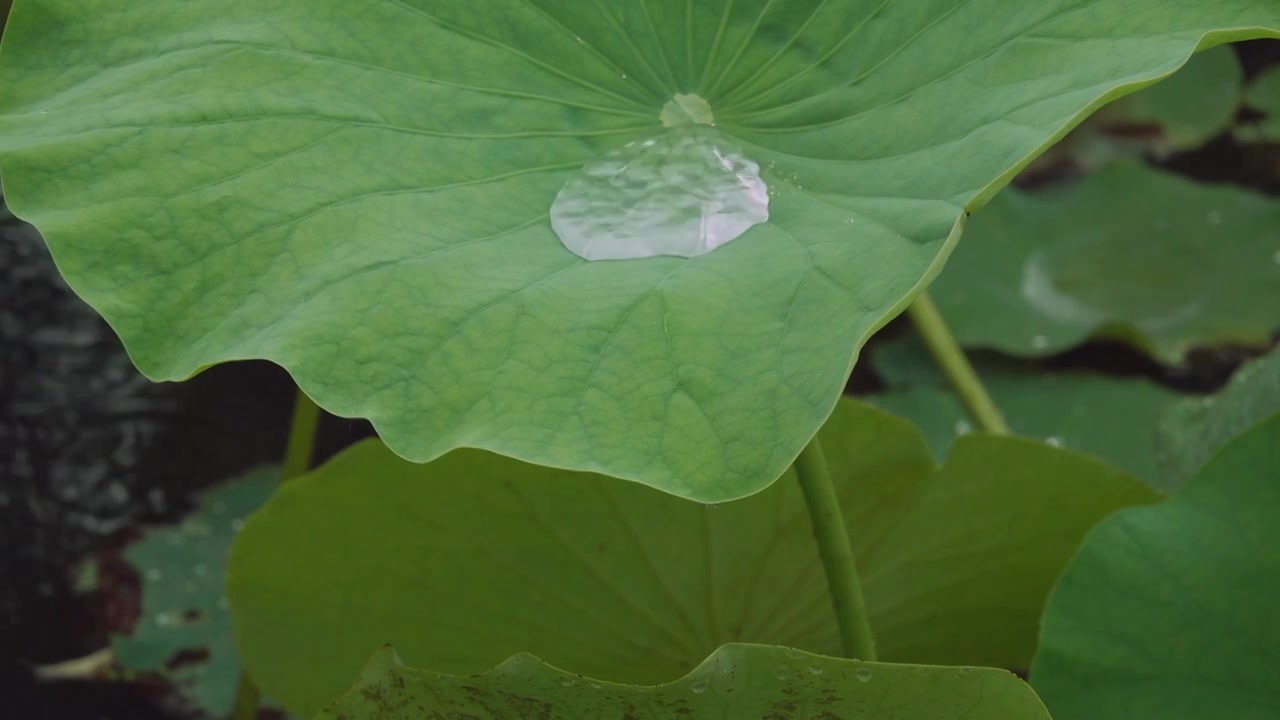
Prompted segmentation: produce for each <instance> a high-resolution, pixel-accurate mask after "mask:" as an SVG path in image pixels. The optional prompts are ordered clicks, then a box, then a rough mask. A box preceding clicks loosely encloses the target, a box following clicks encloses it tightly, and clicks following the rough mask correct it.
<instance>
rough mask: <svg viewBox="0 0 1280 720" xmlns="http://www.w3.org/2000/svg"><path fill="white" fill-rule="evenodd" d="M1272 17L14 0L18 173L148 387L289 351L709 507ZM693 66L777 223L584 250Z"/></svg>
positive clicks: (14, 174) (502, 445)
mask: <svg viewBox="0 0 1280 720" xmlns="http://www.w3.org/2000/svg"><path fill="white" fill-rule="evenodd" d="M993 18H996V19H998V21H993ZM1260 36H1269V37H1270V36H1280V7H1277V6H1272V5H1270V4H1260V3H1258V2H1256V0H1191V1H1189V2H1182V3H1178V4H1177V5H1173V6H1170V5H1168V4H1167V3H1162V2H1159V1H1158V0H1101V1H1100V0H1046V1H1045V2H1037V3H1031V4H1028V3H1025V2H1022V1H1021V0H988V1H987V2H983V3H977V4H975V3H971V2H964V1H963V0H927V1H926V0H921V1H920V2H912V3H894V2H885V1H884V0H873V1H867V0H800V1H798V2H789V3H777V2H773V1H771V0H741V1H738V2H734V1H732V0H718V1H712V2H697V3H694V2H686V1H684V0H649V1H648V2H623V3H585V4H584V3H569V2H550V1H548V0H533V1H532V2H531V1H529V0H494V1H492V2H485V3H482V4H477V3H475V2H469V1H464V0H396V1H394V2H388V1H385V0H355V1H354V2H352V1H350V0H343V1H342V2H339V1H338V0H266V1H263V0H252V1H251V0H229V1H227V2H219V3H192V2H188V1H187V0H152V1H149V2H145V3H139V2H133V1H132V0H102V1H101V2H96V3H94V4H93V5H92V7H86V6H85V4H84V3H83V2H82V1H81V0H38V1H37V0H27V1H26V2H22V1H21V0H20V1H19V2H18V3H17V6H16V7H15V9H14V12H13V15H12V17H11V20H10V24H9V28H8V30H7V32H6V36H5V40H4V51H3V55H2V56H0V112H3V119H2V120H0V169H2V170H3V172H4V178H5V190H6V195H7V199H8V200H9V201H10V203H11V206H12V208H13V210H14V212H15V213H16V214H18V215H19V216H21V217H23V218H25V219H27V220H29V221H31V222H33V223H34V224H35V225H36V226H37V227H38V228H39V229H40V231H41V232H42V234H43V235H44V237H45V238H46V240H47V241H48V243H49V245H50V247H51V249H52V251H53V254H54V257H55V258H56V260H57V262H58V265H59V268H60V269H61V271H62V272H63V273H64V274H65V275H66V277H67V280H68V282H69V284H70V285H71V286H72V287H73V288H74V289H75V290H76V291H77V292H78V293H79V294H80V295H81V296H82V297H84V298H85V299H86V300H87V301H88V302H89V303H90V304H91V305H93V306H94V307H95V308H96V309H97V310H98V311H99V312H101V313H102V314H103V315H104V316H105V317H106V318H107V320H108V321H109V322H110V323H111V325H112V327H114V328H115V329H116V330H117V331H118V332H119V333H120V335H121V337H122V339H123V341H124V343H125V345H126V346H127V347H128V349H129V353H130V356H131V357H132V358H133V359H134V360H135V362H136V363H137V364H138V366H139V368H140V369H141V370H142V372H144V373H145V374H146V375H147V376H149V377H151V378H153V379H157V380H179V379H183V378H186V377H188V376H190V375H191V374H192V373H194V372H196V371H197V370H198V369H199V368H202V367H205V366H207V365H210V364H214V363H219V362H225V361H229V360H237V359H242V358H266V359H269V360H272V361H274V362H277V363H279V364H280V365H283V366H284V367H286V368H287V369H288V370H289V371H290V372H291V373H292V374H293V375H294V377H295V378H296V379H297V381H298V383H299V385H300V386H301V387H302V388H303V389H304V390H305V391H306V392H307V393H308V394H309V395H310V396H312V397H314V398H315V399H316V401H317V402H318V403H319V404H320V405H322V406H323V407H324V408H326V409H327V410H329V411H331V412H333V413H336V414H339V415H343V416H361V417H367V418H370V419H371V420H372V421H373V423H374V425H375V426H376V427H377V429H378V431H379V433H380V434H381V436H382V437H383V439H384V440H385V441H386V442H387V444H388V445H389V446H390V447H391V448H393V449H394V450H395V451H396V452H397V453H398V454H400V455H402V456H404V457H406V458H408V459H411V460H414V461H427V460H431V459H433V458H435V457H438V456H440V455H441V454H443V453H445V452H447V451H449V450H450V449H453V448H457V447H478V448H485V449H489V450H492V451H495V452H498V453H501V454H505V455H509V456H512V457H516V458H520V459H523V460H527V461H530V462H536V463H541V464H546V465H552V466H557V467H567V468H572V469H577V470H588V471H596V472H602V473H605V474H609V475H612V476H616V477H621V478H624V479H628V480H635V481H639V482H643V483H646V484H649V485H652V486H654V487H657V488H660V489H662V490H664V491H667V492H671V493H675V494H678V495H681V496H685V497H689V498H694V499H698V500H703V501H708V502H711V501H720V500H728V499H732V498H737V497H742V496H745V495H749V494H751V493H753V492H755V491H758V490H760V489H761V488H763V487H765V486H767V485H768V484H769V483H771V482H773V481H774V479H776V478H777V477H778V476H779V475H780V474H781V473H782V471H783V470H784V469H785V468H786V467H787V465H788V463H790V462H791V460H792V459H793V458H794V457H795V456H796V454H797V453H798V452H799V451H800V449H801V448H802V447H803V446H804V443H805V442H806V441H807V440H808V439H809V438H810V437H811V436H812V435H813V434H814V432H815V431H816V430H817V428H818V427H819V426H820V425H821V424H822V422H823V421H824V419H825V418H826V417H827V416H828V415H829V414H830V412H831V411H832V408H833V407H834V405H835V402H836V398H837V397H838V395H839V393H840V390H841V388H842V386H843V382H844V379H845V378H846V377H847V375H848V373H849V371H850V369H851V367H852V364H853V362H854V358H855V357H856V355H857V352H858V350H859V348H860V347H861V345H862V344H863V342H864V341H865V340H866V338H867V337H868V336H869V335H870V334H871V333H872V332H873V331H875V330H876V329H877V328H879V327H880V326H882V325H883V324H884V323H886V322H887V321H888V320H889V319H890V318H892V317H893V316H895V315H896V314H898V313H899V312H900V311H901V310H902V309H903V308H904V307H905V306H906V305H907V304H908V303H909V302H910V300H911V299H912V297H913V296H914V294H915V293H917V292H918V291H919V289H920V288H922V287H923V286H924V285H925V284H926V283H927V282H928V281H929V280H930V278H931V277H932V276H933V275H934V274H935V273H937V271H938V270H939V268H940V267H941V264H942V261H943V259H944V257H945V256H946V255H947V253H948V251H949V249H950V246H951V245H952V244H953V243H954V241H955V239H956V237H957V236H958V235H959V231H960V227H961V224H962V220H963V217H964V215H965V211H966V209H967V210H974V209H976V208H978V207H979V206H981V205H982V204H983V203H984V202H985V201H986V200H987V199H988V198H990V197H991V196H992V195H993V194H994V193H995V192H996V190H997V189H998V188H999V187H1000V186H1001V185H1003V184H1005V183H1006V182H1007V181H1008V180H1009V179H1010V178H1011V177H1012V176H1013V175H1014V174H1015V173H1016V172H1017V170H1018V169H1019V168H1021V167H1023V166H1025V165H1026V164H1027V163H1028V162H1029V161H1030V160H1031V158H1032V157H1034V156H1035V155H1036V154H1037V153H1038V152H1040V151H1042V150H1043V149H1044V148H1045V147H1046V146H1047V145H1049V144H1051V143H1052V142H1053V141H1055V140H1056V139H1057V138H1059V137H1061V136H1062V135H1063V134H1065V133H1066V132H1067V130H1068V129H1069V128H1070V127H1072V126H1073V125H1075V124H1077V123H1078V122H1080V120H1081V119H1082V118H1084V117H1085V116H1086V115H1087V114H1088V113H1089V112H1090V111H1091V110H1093V109H1094V108H1097V107H1099V106H1101V105H1103V104H1105V103H1107V102H1109V101H1111V100H1113V99H1115V98H1117V97H1119V96H1121V95H1123V94H1125V93H1127V92H1131V91H1134V90H1137V89H1139V88H1141V87H1143V86H1145V85H1149V84H1152V83H1154V82H1156V81H1157V80H1159V79H1161V78H1163V77H1165V76H1167V75H1169V74H1171V73H1172V72H1174V71H1175V70H1176V69H1177V68H1178V67H1179V66H1181V65H1182V64H1183V63H1184V62H1185V61H1186V59H1187V57H1188V56H1189V55H1190V54H1191V53H1192V52H1193V51H1194V50H1196V49H1202V48H1207V47H1210V46H1213V45H1217V44H1220V43H1223V42H1229V41H1232V40H1236V39H1243V38H1251V37H1260ZM122 38H126V39H128V40H122ZM689 95H697V96H698V97H699V98H701V99H702V100H703V101H705V103H706V107H707V111H708V112H710V114H711V116H712V117H713V118H714V120H715V123H716V128H717V130H718V131H719V132H721V133H724V135H725V136H726V138H728V139H730V140H731V141H732V142H733V144H734V145H735V146H737V147H741V148H742V149H743V152H744V154H745V157H746V158H747V159H749V160H751V161H752V162H754V163H757V164H759V165H760V167H761V177H762V180H763V181H764V182H765V184H766V185H767V186H768V187H769V189H770V191H771V192H772V195H771V197H770V199H769V221H768V222H767V223H764V224H760V225H757V226H755V227H754V228H752V229H750V230H749V231H748V232H747V233H746V234H745V235H743V236H742V237H740V238H738V239H736V240H734V241H733V242H731V243H729V244H727V245H725V246H724V247H721V248H719V249H717V250H715V251H714V252H711V253H709V254H706V255H703V256H701V257H696V258H692V259H684V258H675V257H657V258H646V259H640V260H628V261H618V262H589V261H585V260H582V259H581V258H579V257H577V256H576V255H574V254H573V253H572V252H570V251H569V250H567V249H566V248H565V247H563V246H562V245H561V243H560V241H559V240H558V239H557V237H556V235H555V234H554V233H553V231H552V228H551V223H550V219H549V212H548V211H549V208H550V206H551V204H552V202H553V200H554V199H555V197H556V196H557V194H558V193H559V191H560V190H561V189H562V188H563V187H564V186H565V185H566V183H568V182H570V181H571V180H572V179H573V178H574V177H576V174H577V173H578V172H579V169H580V168H581V167H582V166H583V165H584V163H587V162H590V161H591V160H593V159H595V158H599V157H601V156H603V155H605V154H607V153H608V152H610V151H611V150H615V149H617V148H619V147H621V146H623V145H625V143H626V142H628V141H631V140H636V139H640V138H644V137H648V136H652V135H654V134H657V133H661V132H663V131H664V128H663V110H664V108H667V107H668V105H669V104H670V103H672V102H676V104H677V105H679V106H680V107H681V108H684V110H683V111H684V112H686V114H688V112H689V110H688V109H689V108H695V109H697V108H701V107H702V106H700V105H699V104H698V103H697V102H694V101H692V100H688V99H687V96H689ZM677 96H684V97H686V100H685V101H677V100H676V98H677ZM694 114H699V113H694ZM689 116H690V117H691V118H692V117H693V114H690V115H689ZM669 117H670V115H668V118H669Z"/></svg>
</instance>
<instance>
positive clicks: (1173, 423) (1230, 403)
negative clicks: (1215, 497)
mask: <svg viewBox="0 0 1280 720" xmlns="http://www.w3.org/2000/svg"><path fill="white" fill-rule="evenodd" d="M1277 410H1280V349H1277V350H1273V351H1272V352H1271V354H1269V355H1267V356H1265V357H1262V358H1259V359H1257V360H1254V361H1252V362H1250V363H1249V364H1247V365H1245V366H1244V367H1242V368H1240V369H1239V370H1238V371H1237V372H1236V374H1235V375H1234V376H1233V377H1232V378H1231V382H1230V383H1229V384H1228V385H1227V387H1225V388H1223V389H1222V391H1221V392H1219V393H1217V394H1216V395H1210V396H1208V397H1201V398H1186V399H1184V400H1182V401H1180V402H1178V403H1175V404H1174V405H1172V406H1170V407H1169V408H1168V409H1167V410H1166V411H1165V412H1164V414H1163V415H1162V416H1161V418H1160V423H1159V428H1158V432H1157V434H1156V459H1157V461H1158V463H1159V465H1160V472H1161V475H1163V476H1164V477H1165V478H1166V479H1167V481H1168V482H1169V483H1170V485H1171V486H1174V487H1176V486H1178V485H1181V484H1182V483H1184V482H1186V481H1187V480H1188V479H1189V478H1191V477H1192V476H1193V475H1195V473H1196V471H1198V470H1199V469H1200V468H1201V466H1203V465H1204V464H1205V462H1207V461H1208V460H1209V458H1210V457H1212V456H1213V454H1214V453H1215V452H1217V450H1218V449H1219V448H1220V447H1222V445H1223V444H1224V443H1225V442H1227V441H1228V440H1230V439H1231V438H1233V437H1235V436H1236V435H1239V434H1240V433H1242V432H1244V431H1245V430H1247V429H1249V428H1251V427H1253V426H1254V425H1255V424H1257V423H1259V422H1261V421H1262V420H1263V418H1266V417H1267V416H1269V415H1271V414H1272V413H1274V412H1276V411H1277Z"/></svg>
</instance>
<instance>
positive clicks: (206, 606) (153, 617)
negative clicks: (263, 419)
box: [111, 468, 280, 717]
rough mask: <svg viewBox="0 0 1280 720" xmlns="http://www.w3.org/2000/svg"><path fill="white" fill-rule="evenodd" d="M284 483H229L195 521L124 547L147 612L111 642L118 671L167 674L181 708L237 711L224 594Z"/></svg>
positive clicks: (269, 472) (271, 479)
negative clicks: (248, 536)
mask: <svg viewBox="0 0 1280 720" xmlns="http://www.w3.org/2000/svg"><path fill="white" fill-rule="evenodd" d="M279 480H280V473H279V471H278V470H277V469H275V468H263V469H260V470H256V471H254V472H251V473H248V474H246V475H245V476H243V477H239V478H235V479H233V480H230V481H229V482H227V483H226V484H224V485H221V486H219V487H216V488H214V489H212V490H209V491H206V492H205V493H203V494H202V495H201V497H200V504H199V508H198V510H197V512H195V513H193V514H192V515H191V517H188V518H187V519H185V520H183V521H182V522H181V523H179V524H177V525H174V526H172V527H163V528H155V529H152V530H150V531H149V532H148V533H147V534H146V536H145V538H144V539H142V540H141V541H139V542H138V543H136V544H134V545H131V546H129V547H128V548H127V549H126V550H125V552H124V559H125V560H127V561H128V562H129V563H130V564H131V565H133V567H134V568H135V569H136V570H137V572H138V577H139V579H140V581H141V591H142V597H141V604H142V607H141V608H140V610H139V617H138V621H137V624H136V625H135V626H134V628H133V631H132V632H131V633H129V634H127V635H117V636H115V637H113V638H112V639H111V649H112V651H113V652H114V655H115V661H116V664H117V665H118V666H119V667H121V668H123V669H124V670H127V671H133V672H163V673H165V674H166V675H167V676H168V678H169V680H170V682H172V683H173V685H174V687H175V688H176V689H177V690H178V695H179V697H180V698H181V701H182V702H183V703H188V704H190V705H191V706H194V707H195V708H198V709H199V710H200V711H202V712H204V713H208V714H209V715H212V716H214V717H223V716H226V715H228V714H229V713H230V712H231V706H232V702H233V701H234V699H235V693H236V683H237V680H238V679H239V676H240V663H239V661H238V659H237V656H236V648H235V644H234V643H233V642H232V639H231V616H230V614H229V613H228V608H227V600H226V596H225V594H224V581H225V571H226V565H227V554H228V553H229V552H230V550H231V541H232V540H233V539H234V538H235V536H236V533H237V532H239V530H240V527H241V525H242V524H243V523H244V520H245V518H246V517H247V516H248V515H249V514H250V513H252V512H253V511H254V510H256V509H257V508H258V506H260V505H261V504H262V503H263V502H264V501H265V500H266V499H267V498H268V497H269V496H270V495H271V491H272V490H274V489H275V487H276V485H277V484H278V483H279ZM184 653H185V654H187V655H188V657H186V658H182V656H183V654H184ZM179 660H182V661H181V662H178V661H179ZM171 663H176V664H174V665H172V666H171V665H170V664H171Z"/></svg>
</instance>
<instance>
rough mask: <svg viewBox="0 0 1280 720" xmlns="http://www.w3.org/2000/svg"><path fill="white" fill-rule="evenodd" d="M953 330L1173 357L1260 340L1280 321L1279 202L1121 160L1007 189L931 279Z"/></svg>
mask: <svg viewBox="0 0 1280 720" xmlns="http://www.w3.org/2000/svg"><path fill="white" fill-rule="evenodd" d="M931 292H932V293H933V295H934V298H935V300H936V301H937V303H938V305H939V306H940V308H941V309H942V312H943V314H944V315H945V317H946V319H947V320H948V322H949V323H951V325H952V327H953V328H954V330H955V333H956V335H957V336H958V337H959V339H960V340H961V342H963V343H964V344H965V345H967V346H973V347H988V348H995V349H998V350H1001V351H1004V352H1007V353H1011V354H1014V355H1021V356H1041V355H1048V354H1052V353H1056V352H1060V351H1062V350H1065V349H1068V348H1071V347H1073V346H1075V345H1078V344H1080V343H1083V342H1084V341H1086V340H1088V339H1090V338H1094V337H1106V338H1114V339H1119V340H1123V341H1125V342H1128V343H1131V344H1133V345H1135V346H1137V347H1139V348H1141V349H1143V350H1145V351H1147V352H1149V353H1150V354H1151V355H1153V356H1154V357H1155V358H1156V359H1158V360H1161V361H1164V362H1167V363H1170V364H1177V363H1179V362H1181V361H1182V360H1183V358H1184V356H1185V355H1186V353H1187V351H1189V350H1190V349H1192V348H1194V347H1198V346H1211V345H1215V344H1221V343H1233V344H1239V345H1247V346H1254V347H1267V346H1268V345H1269V343H1270V339H1271V333H1272V332H1273V331H1274V330H1275V329H1276V328H1277V327H1280V202H1277V201H1276V200H1275V199H1273V198H1269V197H1266V196H1263V195H1259V194H1256V193H1253V192H1250V191H1246V190H1241V189H1236V188H1232V187H1225V186H1209V185H1200V184H1197V183H1195V182H1193V181H1191V180H1188V179H1185V178H1181V177H1178V176H1175V175H1171V174H1167V173H1162V172H1160V171H1157V170H1153V169H1149V168H1146V167H1144V166H1142V165H1140V164H1137V163H1130V162H1126V163H1116V164H1114V165H1111V166H1109V167H1108V168H1106V169H1105V170H1102V171H1100V172H1098V173H1096V174H1094V175H1091V176H1088V177H1086V178H1085V179H1083V180H1081V181H1079V182H1078V183H1075V184H1070V185H1067V186H1065V187H1059V188H1054V189H1052V190H1050V191H1046V192H1039V193H1032V192H1028V191H1019V190H1015V189H1010V190H1009V191H1007V192H1005V193H1002V194H1001V195H1000V196H999V197H998V198H996V200H995V201H994V202H992V203H991V204H990V205H989V206H988V207H987V208H985V209H984V210H983V211H982V212H981V213H979V214H978V215H976V216H975V217H974V219H973V221H972V222H970V224H969V229H968V230H967V232H966V234H965V242H964V244H963V245H962V246H961V247H960V248H959V249H958V250H957V251H956V253H955V254H954V256H953V257H952V258H951V262H950V263H949V264H948V266H947V272H945V273H943V274H942V275H941V276H940V277H939V278H938V281H937V282H936V283H935V284H934V285H933V290H932V291H931Z"/></svg>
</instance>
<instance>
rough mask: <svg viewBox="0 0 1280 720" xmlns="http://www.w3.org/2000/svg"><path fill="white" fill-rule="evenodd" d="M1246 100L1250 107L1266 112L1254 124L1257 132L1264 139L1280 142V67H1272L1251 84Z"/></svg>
mask: <svg viewBox="0 0 1280 720" xmlns="http://www.w3.org/2000/svg"><path fill="white" fill-rule="evenodd" d="M1245 101H1246V102H1247V103H1248V105H1249V107H1251V108H1253V109H1255V110H1258V111H1261V112H1263V113H1266V117H1265V118H1263V119H1262V121H1261V122H1258V123H1256V124H1255V125H1254V131H1255V134H1256V135H1258V136H1259V137H1260V138H1262V139H1264V140H1269V141H1271V142H1280V68H1271V69H1270V70H1268V71H1266V72H1264V73H1262V74H1261V75H1259V76H1258V77H1257V78H1255V79H1254V80H1253V82H1252V83H1250V84H1249V90H1248V94H1247V95H1246V96H1245Z"/></svg>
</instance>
